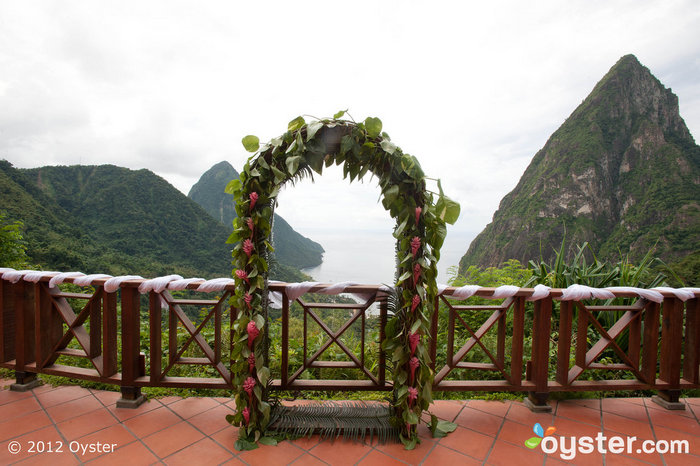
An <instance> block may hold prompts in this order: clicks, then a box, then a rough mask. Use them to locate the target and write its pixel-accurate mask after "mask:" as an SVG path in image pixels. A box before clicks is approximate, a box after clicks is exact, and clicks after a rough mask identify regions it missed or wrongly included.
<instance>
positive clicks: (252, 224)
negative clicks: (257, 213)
mask: <svg viewBox="0 0 700 466" xmlns="http://www.w3.org/2000/svg"><path fill="white" fill-rule="evenodd" d="M245 223H246V224H247V225H248V229H249V230H250V237H251V238H252V237H253V232H254V231H255V222H254V221H253V219H252V217H248V219H247V220H246V221H245Z"/></svg>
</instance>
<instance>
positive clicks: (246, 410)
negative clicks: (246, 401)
mask: <svg viewBox="0 0 700 466" xmlns="http://www.w3.org/2000/svg"><path fill="white" fill-rule="evenodd" d="M243 419H245V426H246V427H248V424H250V409H249V408H248V407H247V406H246V407H245V408H243Z"/></svg>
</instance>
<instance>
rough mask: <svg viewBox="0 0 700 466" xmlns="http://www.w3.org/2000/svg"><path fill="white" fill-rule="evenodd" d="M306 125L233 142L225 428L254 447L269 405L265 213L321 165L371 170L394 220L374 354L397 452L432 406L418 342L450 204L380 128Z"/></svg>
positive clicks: (268, 220)
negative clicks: (382, 363)
mask: <svg viewBox="0 0 700 466" xmlns="http://www.w3.org/2000/svg"><path fill="white" fill-rule="evenodd" d="M345 116H346V111H341V112H338V113H336V114H335V115H334V116H333V118H327V119H313V121H310V122H307V121H306V120H305V119H304V118H303V117H298V118H295V119H294V120H292V121H291V122H289V125H288V127H287V131H286V132H285V133H284V134H283V135H281V136H280V137H278V138H274V139H272V140H270V141H269V142H268V143H266V144H263V145H260V141H259V139H258V138H257V137H255V136H246V137H244V138H243V141H242V142H243V145H244V147H245V148H246V150H248V151H249V152H253V153H254V155H253V156H251V158H250V159H249V160H248V161H247V163H246V164H245V166H244V167H243V170H242V172H241V174H240V179H238V180H233V181H232V182H230V183H229V185H228V186H227V192H229V193H230V194H233V196H234V199H235V201H236V212H237V214H238V217H237V218H236V219H235V221H234V231H233V233H232V234H231V238H230V242H232V243H236V245H235V247H234V249H233V265H234V271H233V274H234V277H235V280H236V292H235V295H234V296H233V298H232V299H233V306H234V307H235V308H236V309H237V310H238V318H237V319H236V322H235V324H234V325H233V328H232V336H231V344H232V348H231V350H232V352H231V359H232V375H233V385H234V386H235V387H237V392H236V407H237V412H236V414H235V416H234V418H233V422H234V424H236V425H238V426H240V429H239V437H240V439H243V440H245V441H248V442H256V441H258V440H259V439H260V438H262V437H264V434H265V430H266V428H267V426H268V424H269V422H270V415H271V407H270V404H269V403H268V402H267V394H266V386H267V384H268V381H269V379H270V369H269V368H268V367H267V349H268V342H267V341H266V337H265V334H266V332H265V327H266V325H267V322H266V315H267V304H268V303H267V299H268V298H267V292H266V291H267V273H268V265H269V264H268V260H269V259H268V254H269V252H270V251H271V250H272V246H271V244H270V243H271V241H270V234H271V228H272V215H273V211H274V205H275V202H276V198H277V194H278V193H279V190H280V188H281V187H282V186H283V185H284V184H285V183H286V182H287V181H290V180H298V179H301V178H304V177H307V176H312V174H313V172H316V173H317V174H319V175H320V174H322V172H323V168H324V167H329V166H330V165H332V164H336V165H342V166H343V175H344V177H345V178H348V177H349V178H350V181H351V182H352V181H353V180H355V179H362V178H363V177H364V176H365V175H366V174H367V173H368V172H371V173H372V174H373V175H374V176H375V177H376V178H377V179H378V181H379V187H380V189H381V195H382V205H383V206H384V208H385V209H386V210H388V211H389V213H390V214H391V216H392V217H393V218H394V219H395V220H396V227H395V228H394V233H393V234H394V237H395V238H396V244H397V248H396V250H397V273H396V277H397V279H396V282H395V283H394V290H395V296H396V309H395V315H394V317H393V318H392V319H391V320H390V321H389V323H388V324H387V326H386V338H385V340H384V341H383V342H382V348H383V350H384V351H386V352H387V355H389V357H390V358H391V361H392V364H393V371H392V373H393V408H394V418H393V421H394V423H395V425H397V426H398V427H399V428H400V429H401V433H400V438H401V440H402V442H403V443H404V444H405V445H406V446H407V447H412V446H414V445H415V443H416V441H417V433H416V426H417V424H418V422H419V420H420V416H421V414H422V412H423V410H425V409H427V408H428V406H429V404H430V403H431V401H432V392H431V389H432V382H433V373H432V370H431V369H430V358H429V352H428V347H427V346H428V342H427V340H428V338H429V337H428V335H429V327H430V318H431V315H432V312H433V311H434V310H433V304H434V302H435V297H436V295H437V292H438V290H437V283H436V279H437V262H438V260H439V258H440V247H441V246H442V244H443V241H444V239H445V236H446V223H454V222H455V221H456V220H457V217H458V216H459V205H458V204H457V203H456V202H454V201H452V200H450V199H449V198H448V197H446V196H445V195H444V194H443V192H442V187H441V185H440V182H439V180H434V181H435V184H436V186H437V192H434V191H430V190H428V189H427V188H426V181H427V180H429V179H428V178H426V176H425V174H424V173H423V170H422V169H421V167H420V164H419V163H418V160H417V159H416V158H415V157H414V156H412V155H409V154H406V153H404V152H403V151H402V150H401V149H400V148H399V147H397V146H396V145H395V144H394V143H393V142H392V141H391V139H390V138H389V135H388V134H387V133H385V132H382V122H381V120H379V119H378V118H373V117H369V118H366V119H365V120H364V121H363V122H359V123H358V122H355V121H353V120H352V118H350V119H348V118H344V117H345Z"/></svg>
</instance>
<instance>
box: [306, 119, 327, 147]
mask: <svg viewBox="0 0 700 466" xmlns="http://www.w3.org/2000/svg"><path fill="white" fill-rule="evenodd" d="M322 126H323V123H322V122H320V121H314V122H313V123H310V124H309V125H308V126H307V127H306V142H309V141H310V140H311V139H313V138H314V136H316V132H318V130H319V129H321V127H322Z"/></svg>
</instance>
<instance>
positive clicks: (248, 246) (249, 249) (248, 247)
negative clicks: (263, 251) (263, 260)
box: [243, 239, 255, 259]
mask: <svg viewBox="0 0 700 466" xmlns="http://www.w3.org/2000/svg"><path fill="white" fill-rule="evenodd" d="M254 249H255V246H254V245H253V242H252V241H251V240H249V239H247V240H245V241H243V252H244V253H245V255H246V256H248V259H250V255H251V254H252V253H253V250H254Z"/></svg>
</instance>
